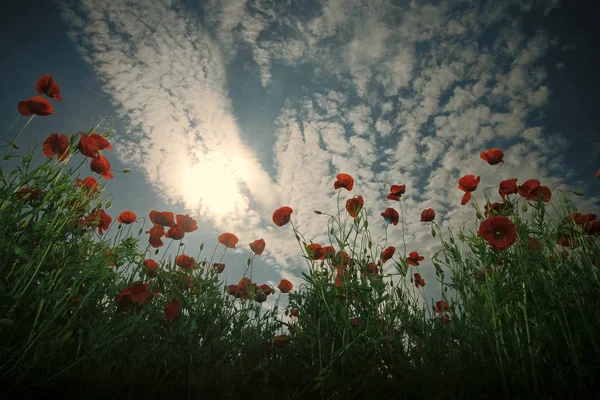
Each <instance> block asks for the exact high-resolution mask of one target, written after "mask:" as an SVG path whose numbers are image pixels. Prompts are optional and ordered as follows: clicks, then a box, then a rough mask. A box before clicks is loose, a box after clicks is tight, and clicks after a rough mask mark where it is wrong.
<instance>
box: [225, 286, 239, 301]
mask: <svg viewBox="0 0 600 400" xmlns="http://www.w3.org/2000/svg"><path fill="white" fill-rule="evenodd" d="M226 290H227V293H228V294H230V295H231V296H234V297H235V298H237V299H239V298H240V297H241V296H242V294H241V292H240V290H239V287H238V285H228V286H227V288H226Z"/></svg>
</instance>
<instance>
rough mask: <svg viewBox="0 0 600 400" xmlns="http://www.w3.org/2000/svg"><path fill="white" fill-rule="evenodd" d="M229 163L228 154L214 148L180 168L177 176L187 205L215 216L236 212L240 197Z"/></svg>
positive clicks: (236, 178) (235, 178) (234, 174)
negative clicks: (187, 165) (199, 208)
mask: <svg viewBox="0 0 600 400" xmlns="http://www.w3.org/2000/svg"><path fill="white" fill-rule="evenodd" d="M231 165H232V160H231V157H230V156H229V155H227V154H225V153H223V152H219V151H213V152H210V153H205V154H198V159H197V160H195V162H194V164H193V165H191V166H189V167H187V168H182V170H181V171H180V173H179V174H178V175H179V176H180V181H179V184H180V185H181V186H180V190H181V193H182V196H183V201H184V202H185V205H186V207H189V208H192V209H195V208H198V207H201V208H203V209H205V212H207V213H209V214H212V215H214V216H215V217H218V218H221V217H224V216H226V215H227V214H229V213H232V212H233V211H235V210H236V208H238V207H237V205H239V203H241V202H242V201H243V200H242V194H241V193H240V191H239V189H238V186H237V182H238V180H239V177H237V176H236V173H235V171H234V170H233V169H232V168H231Z"/></svg>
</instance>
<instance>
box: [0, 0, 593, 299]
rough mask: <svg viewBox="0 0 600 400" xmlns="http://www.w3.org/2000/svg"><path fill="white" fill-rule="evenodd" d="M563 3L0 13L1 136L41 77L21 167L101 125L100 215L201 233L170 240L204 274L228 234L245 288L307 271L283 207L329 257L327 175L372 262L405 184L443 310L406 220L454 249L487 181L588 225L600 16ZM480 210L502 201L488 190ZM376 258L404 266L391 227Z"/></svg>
mask: <svg viewBox="0 0 600 400" xmlns="http://www.w3.org/2000/svg"><path fill="white" fill-rule="evenodd" d="M572 3H573V2H561V1H523V0H520V1H502V2H494V1H487V2H469V1H441V2H437V1H433V2H426V1H391V0H375V1H368V2H367V1H359V0H324V1H303V0H302V1H291V0H290V1H283V0H282V1H268V0H210V1H189V0H188V1H183V2H179V1H170V0H161V1H154V2H147V1H138V0H133V1H128V2H124V1H109V0H93V1H92V0H77V1H60V2H59V1H55V2H42V1H34V2H33V3H32V5H31V6H29V7H26V8H23V7H22V6H20V5H19V4H17V3H16V2H12V3H9V2H4V3H3V4H2V5H1V6H0V18H1V19H2V20H1V22H2V26H3V28H2V29H3V32H7V33H8V34H3V35H2V36H1V37H0V48H1V49H2V51H1V52H0V58H1V61H2V62H1V63H0V72H1V76H2V77H3V85H2V86H3V96H1V98H0V109H1V110H3V112H2V113H1V114H0V120H1V121H0V122H1V125H2V126H4V127H5V128H3V135H4V136H5V137H7V138H8V139H12V137H13V135H14V134H15V133H16V130H14V129H13V130H12V131H11V132H9V133H6V129H7V128H8V127H9V126H10V125H11V124H12V122H13V121H14V120H15V118H16V117H17V116H18V113H17V109H16V105H17V103H18V102H19V101H20V100H25V99H27V98H29V97H31V96H33V95H36V92H35V82H36V80H37V78H38V77H39V76H41V75H43V74H46V73H50V74H52V75H53V76H54V79H55V80H56V81H57V82H58V83H59V85H60V88H61V94H62V97H63V98H64V102H62V103H61V102H56V101H53V102H52V104H53V105H54V107H55V109H56V113H55V114H54V115H52V116H49V117H36V118H34V120H33V122H32V123H31V124H30V125H29V127H28V128H27V130H26V131H25V133H24V134H23V135H22V136H21V138H20V140H19V141H20V144H21V147H22V149H25V148H26V144H27V143H28V142H31V143H37V144H38V149H37V152H36V153H35V155H36V157H35V159H34V160H35V162H37V163H38V164H39V163H41V162H43V160H44V157H43V155H42V153H41V143H42V142H43V140H44V139H45V138H46V137H47V136H48V135H50V134H51V133H54V132H58V133H66V134H68V135H70V134H72V133H75V132H80V131H82V130H87V129H89V128H90V127H91V126H93V125H95V124H96V123H98V122H99V121H100V120H101V119H102V118H104V117H114V118H115V120H116V123H115V132H113V135H112V136H111V138H110V141H111V143H113V146H114V150H112V151H106V152H105V155H106V156H107V158H108V159H109V161H110V163H111V166H112V169H113V170H122V169H123V168H131V169H132V172H131V173H130V174H127V175H124V174H120V173H116V174H115V179H113V180H111V181H108V182H107V184H106V192H107V193H112V194H113V195H114V196H115V198H114V200H113V203H112V204H113V205H112V208H111V209H110V210H108V213H109V214H110V215H111V216H112V217H113V219H114V220H116V217H117V215H118V214H119V213H120V212H121V211H123V210H133V211H134V212H136V213H137V214H138V216H145V217H147V216H148V213H149V212H150V210H153V209H156V210H158V211H173V212H175V213H183V214H186V213H187V214H190V215H191V216H192V217H193V218H195V219H196V221H197V222H198V227H199V229H198V231H196V232H194V233H191V234H187V235H186V237H185V239H184V240H183V241H184V242H185V243H186V244H187V249H188V250H187V251H186V253H187V254H189V255H192V256H195V255H196V254H197V253H198V246H199V245H200V243H202V242H204V243H205V250H204V252H203V257H204V256H207V257H208V258H210V255H211V254H212V250H213V249H214V245H215V244H216V243H217V237H218V235H219V234H221V233H224V232H231V233H234V234H235V235H237V236H238V238H239V239H240V241H239V244H238V246H237V247H238V249H237V250H236V251H235V253H233V252H232V251H231V250H228V252H227V255H226V257H225V259H224V261H223V262H225V264H226V269H225V272H224V273H223V275H222V277H223V278H224V279H226V280H228V281H229V283H236V282H237V281H239V279H240V278H241V276H242V274H243V272H244V270H245V267H246V259H247V257H248V254H249V251H250V250H249V247H248V244H249V243H251V242H253V241H254V240H256V239H259V238H264V239H265V242H266V249H265V252H264V253H263V255H261V256H258V257H256V258H255V264H254V271H253V276H252V278H253V281H255V282H257V283H259V284H260V283H271V284H273V285H276V284H277V283H278V282H279V280H280V279H282V278H286V279H289V280H291V281H292V282H293V283H294V284H295V286H298V285H299V284H301V283H302V280H301V272H305V271H306V264H305V262H304V261H303V259H302V258H301V255H300V248H299V245H298V243H297V242H296V240H295V238H294V235H293V232H292V230H291V226H289V225H288V226H286V227H283V228H279V227H276V226H275V225H274V224H273V223H272V221H271V216H272V213H273V211H274V210H275V209H276V208H279V207H281V206H284V205H287V206H290V207H292V208H293V209H294V213H293V214H292V220H293V221H294V223H295V224H296V226H297V227H298V228H299V230H300V231H301V233H302V234H303V235H304V237H305V238H306V239H307V240H311V239H312V240H313V241H314V242H316V243H320V244H323V245H327V244H329V243H327V241H326V240H327V235H326V230H327V228H326V222H327V218H326V217H325V216H317V215H315V214H314V213H313V210H316V209H318V210H321V211H323V212H330V213H334V212H335V210H336V205H335V204H336V195H337V193H336V192H335V191H334V189H333V182H334V181H335V175H336V174H338V173H340V172H344V173H348V174H350V175H352V176H353V177H354V178H355V181H356V183H355V187H354V189H353V190H352V192H351V193H348V192H346V191H343V192H342V197H341V199H342V200H343V201H341V202H340V204H341V207H342V209H343V207H344V204H345V200H346V199H347V198H349V197H351V196H353V195H358V194H360V195H362V196H363V197H364V199H365V203H366V206H367V209H368V213H369V221H370V223H369V230H370V232H371V235H372V238H373V243H374V244H375V243H380V244H383V242H384V238H385V222H384V221H383V218H381V217H380V215H379V214H380V213H381V212H383V211H384V210H385V208H387V207H394V208H396V209H397V210H399V209H398V205H397V203H394V202H391V201H389V200H386V199H385V196H386V195H387V193H389V188H390V186H391V185H392V184H397V185H401V184H405V185H406V194H405V195H404V196H403V198H402V199H403V205H402V207H403V212H404V215H405V223H406V242H407V253H409V252H411V251H418V252H419V253H420V254H421V255H423V256H425V260H424V261H423V262H421V266H420V267H419V272H420V273H421V274H422V275H423V277H424V278H425V281H426V282H427V286H426V287H425V295H426V297H427V299H428V300H429V301H430V299H431V297H434V298H435V299H438V298H439V296H440V292H439V284H437V283H436V278H435V274H434V268H433V265H432V263H431V256H432V255H433V254H434V253H435V252H437V251H438V250H440V249H441V248H442V247H441V243H440V240H439V239H440V238H439V236H438V237H436V238H433V237H432V236H431V233H430V231H431V227H430V224H424V223H421V222H420V221H419V219H420V214H421V211H422V210H423V209H425V208H433V209H434V210H435V212H436V218H435V221H436V222H437V223H438V224H440V225H442V227H443V232H444V237H446V238H447V229H446V227H450V228H451V230H452V231H453V232H454V233H455V234H457V233H458V228H459V227H462V225H463V222H467V224H466V225H465V227H466V230H467V231H469V230H476V226H475V223H474V218H475V217H474V216H475V211H474V209H473V208H472V207H471V206H470V205H465V206H461V205H460V200H461V198H462V195H463V194H464V193H463V192H462V191H460V190H459V189H458V187H457V185H458V184H457V182H458V179H459V178H460V177H461V176H463V175H467V174H474V175H476V176H481V183H480V185H479V188H478V189H477V191H476V192H474V193H473V197H474V198H475V199H476V200H477V201H478V202H479V204H484V195H483V189H484V188H486V187H490V186H497V185H498V184H499V182H500V179H499V177H498V173H499V174H500V176H501V177H502V179H509V178H518V179H519V181H518V184H522V183H523V182H525V181H526V180H528V179H539V180H540V181H541V183H542V185H545V186H548V187H550V189H551V190H552V193H553V197H552V201H551V203H552V204H553V205H554V206H555V207H556V208H557V209H559V208H560V199H559V194H558V192H557V190H558V189H562V190H575V189H580V190H583V191H584V192H585V195H586V196H585V197H576V196H573V195H570V198H571V199H573V200H574V201H575V203H576V205H577V207H578V208H579V211H580V212H583V213H597V214H600V207H599V205H600V181H599V180H598V179H597V178H596V177H595V173H596V171H597V170H598V169H599V168H600V133H599V132H598V128H597V123H596V108H597V94H598V93H600V91H599V89H600V83H599V82H598V80H597V78H596V74H597V71H598V68H599V66H600V60H599V59H598V55H597V54H600V53H599V52H598V45H597V44H596V43H594V42H592V38H594V37H597V34H598V32H595V31H597V30H598V28H595V27H594V25H595V24H596V22H595V21H597V18H598V17H599V16H600V15H599V11H598V6H594V5H593V3H592V1H583V2H577V5H573V4H572ZM25 121H26V119H25V118H21V119H19V121H18V122H17V124H16V127H17V128H20V127H21V126H22V125H23V124H24V123H25ZM492 147H499V148H501V149H502V150H503V151H504V153H505V156H504V161H505V163H504V164H503V165H502V164H500V165H499V166H490V165H488V164H486V163H485V162H484V161H482V160H481V159H480V158H479V153H480V152H481V151H483V150H486V149H489V148H492ZM79 157H82V156H81V155H79V156H77V159H76V160H74V161H72V162H77V163H79V162H80V159H79ZM78 160H79V161H78ZM83 171H84V175H82V178H83V177H85V176H87V172H88V170H85V169H84V170H83ZM89 175H92V173H91V172H90V173H89ZM488 193H489V195H490V196H491V200H492V201H501V199H500V196H499V195H498V191H497V188H494V189H491V190H489V191H488ZM561 199H562V197H561ZM549 212H550V213H551V215H556V212H555V211H554V210H553V209H551V208H550V209H549ZM342 215H345V213H344V214H342ZM146 229H148V226H146ZM113 230H114V231H116V226H115V227H113V228H112V229H111V231H113ZM147 238H148V235H142V237H141V245H142V246H143V247H145V245H146V244H147ZM388 245H393V246H395V247H396V249H397V253H396V256H395V258H396V259H397V258H398V257H399V256H400V253H403V245H402V228H401V225H400V224H399V225H398V226H397V227H394V226H390V227H389V229H388ZM173 247H174V246H172V248H173ZM165 248H166V246H165V247H163V248H161V254H160V255H159V256H157V257H155V256H154V255H153V254H152V256H153V257H155V258H159V257H160V256H161V255H162V252H163V251H164V249H165ZM379 250H381V247H380V248H379ZM466 250H467V249H466V248H465V251H466ZM222 251H223V247H222V246H220V248H219V249H218V251H217V256H218V257H220V254H222ZM203 257H201V259H203ZM217 260H218V259H217ZM385 270H386V271H387V272H392V271H393V265H392V262H388V263H387V264H386V266H385ZM269 301H270V302H272V300H269Z"/></svg>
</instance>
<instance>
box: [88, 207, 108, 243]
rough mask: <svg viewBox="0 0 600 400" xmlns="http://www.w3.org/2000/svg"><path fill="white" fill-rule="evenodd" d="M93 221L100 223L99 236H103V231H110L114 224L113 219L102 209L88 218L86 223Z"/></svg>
mask: <svg viewBox="0 0 600 400" xmlns="http://www.w3.org/2000/svg"><path fill="white" fill-rule="evenodd" d="M91 221H98V223H99V224H98V235H100V236H102V234H103V231H105V230H108V227H109V225H110V223H111V222H112V218H111V216H110V215H108V214H107V213H106V211H104V210H102V209H100V210H98V211H97V212H95V213H94V214H91V215H89V216H88V217H86V222H91Z"/></svg>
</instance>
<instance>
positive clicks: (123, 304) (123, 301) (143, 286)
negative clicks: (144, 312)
mask: <svg viewBox="0 0 600 400" xmlns="http://www.w3.org/2000/svg"><path fill="white" fill-rule="evenodd" d="M151 298H152V293H151V292H150V285H149V284H148V283H134V284H133V285H131V286H129V287H128V288H125V289H123V290H122V291H121V292H120V293H119V294H118V295H117V296H116V297H115V301H116V303H117V309H118V310H123V309H125V308H127V307H129V306H131V305H134V304H136V303H137V304H143V303H145V302H147V301H148V300H150V299H151Z"/></svg>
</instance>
